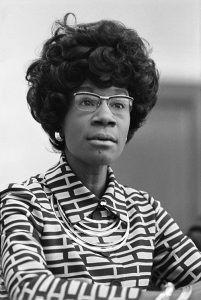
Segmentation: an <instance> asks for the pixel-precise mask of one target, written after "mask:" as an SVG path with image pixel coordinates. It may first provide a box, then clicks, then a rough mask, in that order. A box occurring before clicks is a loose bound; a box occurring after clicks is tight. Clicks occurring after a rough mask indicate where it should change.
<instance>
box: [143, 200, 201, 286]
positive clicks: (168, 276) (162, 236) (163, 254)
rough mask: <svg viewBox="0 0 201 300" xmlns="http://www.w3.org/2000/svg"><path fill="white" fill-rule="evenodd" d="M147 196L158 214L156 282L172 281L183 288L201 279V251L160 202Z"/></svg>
mask: <svg viewBox="0 0 201 300" xmlns="http://www.w3.org/2000/svg"><path fill="white" fill-rule="evenodd" d="M146 197H147V198H149V201H150V203H151V205H152V207H153V208H154V210H155V218H156V235H155V251H154V262H153V273H152V281H153V284H154V285H155V286H161V284H164V283H165V282H168V281H170V282H173V283H174V284H175V286H176V287H177V288H179V287H181V286H185V285H188V284H190V283H194V282H197V281H199V280H201V253H200V252H199V251H198V249H197V248H196V247H195V245H194V243H193V242H192V241H191V240H190V239H189V238H188V237H187V236H186V235H184V234H183V232H182V231H181V230H180V228H179V226H178V225H177V223H176V222H175V221H174V220H173V218H172V217H171V216H170V215H169V214H168V213H167V211H166V210H165V209H163V207H162V206H161V204H160V202H159V201H157V200H154V199H153V198H152V197H150V196H149V195H147V196H146Z"/></svg>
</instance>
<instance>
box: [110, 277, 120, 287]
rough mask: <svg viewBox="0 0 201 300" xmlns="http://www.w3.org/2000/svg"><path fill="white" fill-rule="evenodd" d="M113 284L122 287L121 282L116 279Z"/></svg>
mask: <svg viewBox="0 0 201 300" xmlns="http://www.w3.org/2000/svg"><path fill="white" fill-rule="evenodd" d="M111 283H112V285H118V286H121V281H119V280H116V279H114V280H112V282H111Z"/></svg>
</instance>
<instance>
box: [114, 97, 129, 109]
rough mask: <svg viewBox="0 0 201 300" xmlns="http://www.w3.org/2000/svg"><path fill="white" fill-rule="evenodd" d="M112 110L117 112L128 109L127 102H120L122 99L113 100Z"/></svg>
mask: <svg viewBox="0 0 201 300" xmlns="http://www.w3.org/2000/svg"><path fill="white" fill-rule="evenodd" d="M110 106H111V108H113V109H115V110H124V109H126V104H125V101H123V100H120V99H112V100H111V102H110Z"/></svg>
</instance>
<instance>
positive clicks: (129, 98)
mask: <svg viewBox="0 0 201 300" xmlns="http://www.w3.org/2000/svg"><path fill="white" fill-rule="evenodd" d="M80 94H83V95H92V96H96V97H98V98H99V101H100V102H99V104H98V106H96V108H95V110H92V111H91V110H84V109H80V107H77V106H76V107H77V108H78V109H79V110H81V111H88V112H94V111H96V110H97V109H98V107H100V105H101V104H102V101H106V102H107V106H108V107H109V105H108V102H109V101H110V99H111V98H115V97H125V98H126V99H128V100H130V101H129V112H131V111H132V108H133V101H134V98H133V97H130V96H127V95H119V94H118V95H112V96H101V95H98V94H96V93H91V92H85V91H83V92H82V91H80V92H75V93H73V96H74V97H75V96H76V95H80ZM109 109H110V107H109ZM110 111H111V109H110ZM111 112H112V113H113V111H111ZM113 114H115V113H113Z"/></svg>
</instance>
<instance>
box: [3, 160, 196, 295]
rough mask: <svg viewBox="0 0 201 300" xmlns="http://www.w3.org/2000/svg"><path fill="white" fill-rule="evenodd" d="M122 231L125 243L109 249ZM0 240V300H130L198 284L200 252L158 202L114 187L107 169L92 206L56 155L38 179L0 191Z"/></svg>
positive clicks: (84, 190) (91, 197)
mask: <svg viewBox="0 0 201 300" xmlns="http://www.w3.org/2000/svg"><path fill="white" fill-rule="evenodd" d="M127 217H128V218H127ZM127 220H129V221H127ZM128 223H129V224H128ZM128 225H129V231H128ZM115 226H116V227H115ZM108 228H115V230H110V229H109V230H108ZM104 229H106V230H108V234H107V235H102V232H104ZM82 230H83V231H82ZM126 230H127V231H128V235H127V239H126V241H125V243H122V244H121V245H120V247H119V248H118V247H117V248H114V249H111V248H110V247H109V245H110V244H111V243H114V244H118V241H122V240H123V238H124V237H125V232H126ZM94 231H95V232H97V235H93V234H91V233H92V232H94ZM1 235H2V240H1V255H2V281H1V294H2V298H1V297H0V299H7V298H6V297H8V295H9V299H15V300H28V299H29V300H31V299H34V300H64V299H68V300H70V299H77V300H78V299H80V300H83V299H84V300H93V299H101V300H109V299H121V300H129V299H137V298H138V295H139V291H140V290H142V289H143V290H147V289H149V288H150V286H153V285H154V286H156V287H160V286H161V285H162V284H163V283H165V282H167V281H171V282H173V283H174V284H175V285H176V287H180V286H184V285H187V284H189V283H193V282H196V281H198V280H201V254H200V252H199V251H198V250H197V248H196V247H195V246H194V244H193V243H192V242H191V240H189V239H188V238H187V237H186V236H185V235H184V234H183V233H182V232H181V230H180V229H179V227H178V225H177V224H176V223H175V222H174V220H173V219H172V218H171V217H170V215H169V214H168V213H167V212H166V211H165V210H164V209H163V208H162V206H161V204H160V202H159V201H157V200H154V199H153V198H152V197H151V196H149V195H148V194H147V193H146V192H142V191H137V190H135V189H133V188H130V187H125V186H123V185H121V184H119V183H118V182H117V180H116V179H115V176H114V174H113V171H112V169H111V168H110V167H108V186H107V189H106V191H105V193H104V195H103V196H102V198H101V199H98V198H97V197H96V196H95V195H94V194H93V193H92V192H91V191H89V190H88V189H87V188H86V187H85V186H84V185H83V184H82V182H81V181H80V180H79V179H78V178H77V176H76V175H75V174H74V173H73V171H72V170H71V169H70V167H69V165H68V163H67V161H66V158H65V156H64V155H63V154H62V155H61V157H60V160H59V162H58V163H57V164H56V165H55V166H54V167H52V168H51V169H49V170H48V171H47V172H45V173H44V174H40V175H37V176H34V177H31V178H30V179H29V180H27V181H26V182H23V183H22V184H20V185H19V184H10V185H9V186H8V188H7V189H6V190H4V191H2V192H1ZM90 245H106V246H108V247H109V248H108V249H109V250H108V251H101V249H102V248H100V249H99V248H97V249H96V247H95V248H93V246H92V248H90Z"/></svg>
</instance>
